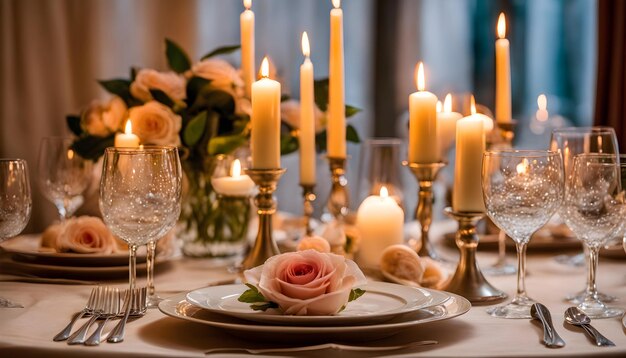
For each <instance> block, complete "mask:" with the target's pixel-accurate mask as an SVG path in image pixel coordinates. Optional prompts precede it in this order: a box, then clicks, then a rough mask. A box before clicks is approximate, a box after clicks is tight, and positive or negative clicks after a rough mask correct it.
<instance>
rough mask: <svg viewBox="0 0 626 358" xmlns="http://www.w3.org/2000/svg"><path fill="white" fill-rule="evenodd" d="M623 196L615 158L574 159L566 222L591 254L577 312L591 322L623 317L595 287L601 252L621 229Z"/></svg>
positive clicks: (567, 188) (584, 156) (565, 203)
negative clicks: (600, 296) (607, 303)
mask: <svg viewBox="0 0 626 358" xmlns="http://www.w3.org/2000/svg"><path fill="white" fill-rule="evenodd" d="M622 196H623V194H622V192H621V188H620V174H619V165H618V159H617V157H616V156H615V155H613V154H601V153H584V154H578V155H576V156H575V157H574V161H573V166H572V172H571V175H570V176H569V177H568V178H567V180H566V182H565V198H564V200H563V212H564V215H563V219H564V220H565V222H566V223H567V226H569V228H570V229H571V230H572V231H573V232H574V234H576V237H577V238H578V239H579V240H581V241H582V242H583V244H584V245H585V247H586V248H587V250H588V251H589V264H588V268H589V272H588V279H587V289H586V290H585V295H584V297H583V299H582V301H581V303H580V304H579V305H578V308H580V309H581V310H583V311H584V312H585V313H586V314H587V315H588V316H589V317H591V318H607V317H616V316H618V315H621V314H622V313H623V310H621V309H618V308H610V307H607V306H606V305H605V304H604V302H602V301H601V300H600V299H599V297H598V290H597V286H596V276H597V269H598V253H599V251H600V248H601V247H602V246H604V245H605V244H606V242H607V241H608V240H609V239H610V238H612V237H613V236H614V235H615V233H617V232H619V231H620V230H621V229H622V228H621V226H622V218H623V215H624V211H625V210H624V204H623V197H622Z"/></svg>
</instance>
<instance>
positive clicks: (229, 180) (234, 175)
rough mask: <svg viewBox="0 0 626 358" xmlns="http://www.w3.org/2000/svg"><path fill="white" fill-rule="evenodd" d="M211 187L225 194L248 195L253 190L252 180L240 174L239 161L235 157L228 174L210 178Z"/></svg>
mask: <svg viewBox="0 0 626 358" xmlns="http://www.w3.org/2000/svg"><path fill="white" fill-rule="evenodd" d="M211 184H212V185H213V189H215V191H216V192H217V193H219V194H222V195H226V196H249V195H251V194H252V190H254V182H253V181H252V179H250V177H249V176H247V175H245V174H244V175H242V174H241V163H240V162H239V159H235V160H234V161H233V164H232V166H231V169H230V176H223V177H219V178H212V179H211Z"/></svg>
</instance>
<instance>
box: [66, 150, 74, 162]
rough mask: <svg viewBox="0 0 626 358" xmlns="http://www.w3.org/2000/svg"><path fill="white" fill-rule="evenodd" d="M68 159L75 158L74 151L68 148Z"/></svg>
mask: <svg viewBox="0 0 626 358" xmlns="http://www.w3.org/2000/svg"><path fill="white" fill-rule="evenodd" d="M67 159H69V160H72V159H74V151H73V150H71V149H68V150H67Z"/></svg>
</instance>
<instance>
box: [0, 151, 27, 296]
mask: <svg viewBox="0 0 626 358" xmlns="http://www.w3.org/2000/svg"><path fill="white" fill-rule="evenodd" d="M32 206H33V205H32V198H31V194H30V183H29V180H28V166H27V165H26V161H25V160H23V159H0V242H2V241H4V240H7V239H9V238H11V237H13V236H16V235H17V234H19V233H20V232H22V230H24V228H25V227H26V224H28V220H29V219H30V212H31V209H32ZM0 307H2V308H12V307H22V306H21V305H19V304H17V303H14V302H11V301H9V300H7V299H5V298H2V297H0Z"/></svg>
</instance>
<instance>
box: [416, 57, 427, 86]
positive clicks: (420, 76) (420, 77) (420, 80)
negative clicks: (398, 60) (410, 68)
mask: <svg viewBox="0 0 626 358" xmlns="http://www.w3.org/2000/svg"><path fill="white" fill-rule="evenodd" d="M416 78H417V79H416V81H417V90H418V91H423V90H424V88H426V81H425V80H424V64H423V63H422V62H420V63H418V64H417V73H416Z"/></svg>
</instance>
